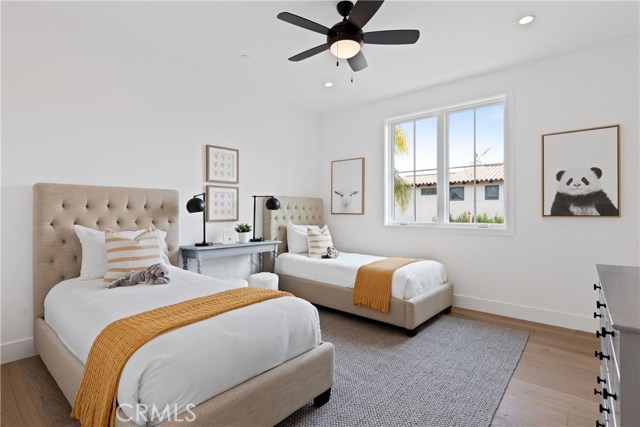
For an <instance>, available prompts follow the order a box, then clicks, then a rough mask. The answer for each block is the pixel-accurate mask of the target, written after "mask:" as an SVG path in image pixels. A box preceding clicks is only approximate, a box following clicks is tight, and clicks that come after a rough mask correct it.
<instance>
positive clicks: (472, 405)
mask: <svg viewBox="0 0 640 427" xmlns="http://www.w3.org/2000/svg"><path fill="white" fill-rule="evenodd" d="M320 322H321V328H322V338H323V340H325V341H329V342H331V343H333V344H334V345H335V347H336V371H335V384H334V386H333V390H332V394H331V400H330V401H329V402H328V403H327V404H325V405H324V406H323V407H321V408H316V407H314V406H313V405H311V404H308V405H306V406H305V407H303V408H302V409H300V410H299V411H297V412H295V413H294V414H292V415H291V416H289V417H288V418H287V419H285V420H284V421H283V422H282V423H280V424H279V426H280V427H287V426H309V427H310V426H318V427H319V426H322V427H347V426H430V427H431V426H433V427H439V426H447V427H449V426H473V427H487V426H489V425H490V424H491V421H492V419H493V415H494V414H495V412H496V410H497V409H498V405H499V404H500V400H501V399H502V396H503V394H504V391H505V389H506V388H507V384H508V382H509V379H510V378H511V375H512V374H513V371H514V370H515V368H516V365H517V363H518V360H519V359H520V356H521V355H522V351H523V350H524V346H525V344H526V342H527V338H528V334H527V333H526V332H523V331H518V330H514V329H508V328H503V327H498V326H492V325H488V324H484V323H479V322H475V321H471V320H466V319H460V318H456V317H452V316H448V315H441V316H438V317H436V318H435V319H433V320H432V321H430V322H428V323H427V324H426V325H423V326H422V327H421V328H420V329H419V332H418V334H417V335H416V336H415V337H412V338H410V337H407V336H406V335H405V334H404V332H403V330H402V329H400V328H396V327H393V326H388V325H385V324H382V323H378V322H373V321H368V320H365V319H360V318H357V317H354V316H349V315H346V314H343V313H339V312H336V311H333V310H327V309H320Z"/></svg>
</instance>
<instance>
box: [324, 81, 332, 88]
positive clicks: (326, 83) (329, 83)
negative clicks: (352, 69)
mask: <svg viewBox="0 0 640 427" xmlns="http://www.w3.org/2000/svg"><path fill="white" fill-rule="evenodd" d="M332 86H333V83H331V82H325V84H324V87H332Z"/></svg>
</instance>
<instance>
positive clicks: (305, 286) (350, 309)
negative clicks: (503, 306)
mask: <svg viewBox="0 0 640 427" xmlns="http://www.w3.org/2000/svg"><path fill="white" fill-rule="evenodd" d="M279 287H280V290H283V291H287V292H291V293H292V294H294V295H295V296H297V297H299V298H302V299H306V300H307V301H309V302H311V303H313V304H317V305H321V306H323V307H329V308H333V309H335V310H339V311H343V312H345V313H351V314H355V315H357V316H361V317H366V318H368V319H373V320H377V321H380V322H384V323H389V324H391V325H396V326H400V327H401V328H404V329H406V330H407V335H409V336H413V335H415V334H416V333H417V331H416V330H415V329H416V328H417V327H418V326H420V325H421V324H423V323H424V322H426V321H427V320H429V319H431V318H432V317H433V316H435V315H436V314H439V313H440V312H443V311H445V312H446V310H450V308H451V306H452V305H453V285H452V284H451V283H444V284H443V285H441V286H438V287H437V288H434V289H431V290H430V291H428V292H425V293H423V294H420V295H417V296H415V297H413V298H411V299H409V300H401V299H398V298H393V297H392V298H391V303H390V310H389V313H382V312H380V311H377V310H372V309H370V308H367V307H361V306H357V305H353V303H352V296H353V290H352V289H351V288H345V287H343V286H336V285H329V284H327V283H321V282H315V281H313V280H307V279H301V278H298V277H293V276H287V275H284V274H281V275H280V285H279Z"/></svg>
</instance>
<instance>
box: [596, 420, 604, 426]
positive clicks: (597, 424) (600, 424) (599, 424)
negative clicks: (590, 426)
mask: <svg viewBox="0 0 640 427" xmlns="http://www.w3.org/2000/svg"><path fill="white" fill-rule="evenodd" d="M596 427H606V426H605V425H604V424H602V423H601V422H600V421H598V420H596Z"/></svg>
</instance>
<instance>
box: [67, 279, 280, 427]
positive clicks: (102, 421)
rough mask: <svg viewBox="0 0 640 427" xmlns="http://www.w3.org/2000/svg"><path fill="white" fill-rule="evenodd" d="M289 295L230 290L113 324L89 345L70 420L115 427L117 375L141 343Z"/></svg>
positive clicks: (87, 426) (87, 425)
mask: <svg viewBox="0 0 640 427" xmlns="http://www.w3.org/2000/svg"><path fill="white" fill-rule="evenodd" d="M290 295H291V294H290V293H288V292H280V291H275V290H270V289H260V288H239V289H231V290H228V291H224V292H220V293H217V294H213V295H207V296H204V297H200V298H195V299H191V300H188V301H183V302H180V303H177V304H173V305H168V306H165V307H159V308H156V309H153V310H149V311H145V312H143V313H139V314H135V315H133V316H130V317H125V318H124V319H120V320H116V321H115V322H113V323H111V324H109V325H107V327H106V328H104V329H103V330H102V332H100V334H99V335H98V337H97V338H96V339H95V341H94V342H93V344H92V346H91V350H90V351H89V357H88V358H87V363H86V364H85V366H84V372H83V374H82V383H81V384H80V389H79V390H78V394H77V395H76V400H75V403H74V404H73V409H72V411H71V415H72V416H73V417H75V418H77V419H78V420H80V425H81V426H83V427H107V426H110V427H113V426H114V424H115V415H116V410H117V406H116V398H117V395H118V383H119V381H120V374H121V373H122V370H123V369H124V365H125V364H126V363H127V361H128V360H129V358H130V357H131V356H132V355H133V353H135V352H136V350H138V349H139V348H140V347H142V346H143V345H144V344H145V343H147V342H149V341H151V340H152V339H153V338H155V337H157V336H159V335H162V334H164V333H167V332H170V331H172V330H174V329H177V328H180V327H182V326H186V325H190V324H192V323H195V322H199V321H201V320H205V319H208V318H210V317H213V316H217V315H218V314H221V313H224V312H227V311H231V310H235V309H237V308H241V307H245V306H247V305H251V304H255V303H258V302H261V301H266V300H269V299H273V298H279V297H283V296H290Z"/></svg>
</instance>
